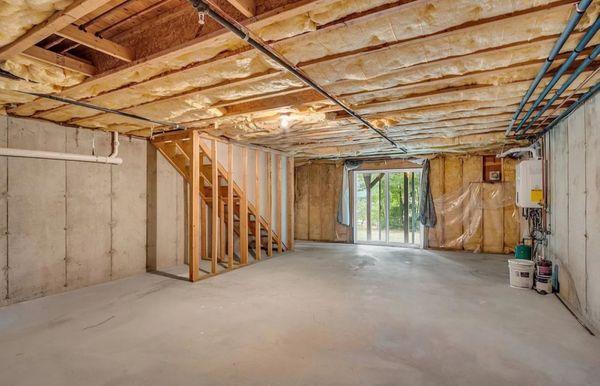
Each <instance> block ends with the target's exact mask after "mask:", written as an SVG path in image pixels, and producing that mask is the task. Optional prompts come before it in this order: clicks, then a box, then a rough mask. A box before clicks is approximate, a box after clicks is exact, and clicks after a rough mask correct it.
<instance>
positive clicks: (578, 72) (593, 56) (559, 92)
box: [515, 44, 600, 133]
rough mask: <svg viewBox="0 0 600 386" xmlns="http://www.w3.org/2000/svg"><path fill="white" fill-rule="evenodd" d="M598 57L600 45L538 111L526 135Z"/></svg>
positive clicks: (527, 128)
mask: <svg viewBox="0 0 600 386" xmlns="http://www.w3.org/2000/svg"><path fill="white" fill-rule="evenodd" d="M598 55H600V44H599V45H597V46H596V48H594V51H592V53H591V54H590V55H589V56H588V57H587V58H585V60H584V61H583V62H582V63H581V64H580V65H579V67H577V69H576V70H575V72H573V73H572V74H571V76H569V78H568V79H567V80H566V81H565V83H563V85H562V86H560V88H559V89H558V90H556V93H555V94H554V96H553V97H552V98H550V100H549V101H548V102H547V103H546V105H545V106H544V107H543V108H542V109H541V110H540V111H538V113H537V114H536V116H535V117H534V118H533V120H531V122H529V125H527V127H525V129H524V130H523V133H525V132H526V131H527V130H529V128H530V127H531V126H532V125H533V123H534V122H535V121H537V120H538V119H539V118H540V117H541V116H542V114H544V113H545V112H546V111H547V110H548V109H549V108H550V107H551V106H552V105H553V104H554V102H556V100H557V99H558V98H559V97H560V96H561V95H562V93H563V92H565V90H566V89H567V88H568V87H569V86H570V85H571V84H572V83H573V82H574V81H575V79H576V78H577V77H578V76H579V75H581V73H582V72H583V71H585V69H586V68H587V66H589V65H590V63H592V62H593V61H594V60H596V58H597V57H598ZM523 123H524V121H523V122H521V124H523ZM519 127H520V126H519ZM515 132H517V133H518V132H519V128H517V130H515Z"/></svg>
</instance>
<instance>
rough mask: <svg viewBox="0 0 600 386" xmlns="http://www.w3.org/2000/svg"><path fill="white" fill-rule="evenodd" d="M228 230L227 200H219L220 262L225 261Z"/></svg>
mask: <svg viewBox="0 0 600 386" xmlns="http://www.w3.org/2000/svg"><path fill="white" fill-rule="evenodd" d="M226 247H227V229H226V228H225V200H222V199H220V198H219V262H223V261H225V253H226Z"/></svg>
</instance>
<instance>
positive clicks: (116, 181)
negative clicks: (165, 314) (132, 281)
mask: <svg viewBox="0 0 600 386" xmlns="http://www.w3.org/2000/svg"><path fill="white" fill-rule="evenodd" d="M120 142H121V146H120V148H119V155H120V156H121V157H122V158H123V160H124V162H123V165H120V166H111V165H102V164H90V163H81V162H66V161H55V160H36V159H25V158H8V157H0V305H5V304H9V303H15V302H19V301H23V300H26V299H31V298H35V297H40V296H45V295H49V294H54V293H58V292H62V291H66V290H71V289H75V288H80V287H84V286H88V285H92V284H97V283H101V282H105V281H109V280H114V279H118V278H122V277H125V276H129V275H133V274H136V273H140V272H144V271H146V267H147V244H148V246H149V247H150V248H152V251H153V252H152V256H153V258H154V259H155V262H156V265H157V266H158V267H165V266H169V265H174V264H177V263H182V262H183V254H184V248H183V245H184V240H183V236H184V222H183V208H182V207H181V206H182V204H181V203H182V202H183V198H182V197H183V194H184V186H183V181H182V179H181V178H180V177H179V176H178V175H177V174H176V172H175V171H174V170H173V169H172V168H171V167H170V165H168V164H167V163H166V161H165V160H164V159H162V156H160V155H156V154H154V161H155V163H154V164H153V163H149V162H148V160H149V159H150V160H151V159H152V156H153V155H152V152H153V151H154V150H153V148H151V147H149V146H148V144H147V142H146V141H144V140H138V139H129V138H126V137H121V141H120ZM93 144H94V146H95V149H96V154H108V153H110V136H109V135H108V134H107V133H102V132H98V131H95V132H94V131H91V130H86V129H75V128H69V127H62V126H58V125H55V124H51V123H46V122H40V121H33V120H26V119H15V118H8V117H0V146H3V147H12V148H22V149H32V150H47V151H58V152H69V153H82V154H90V153H91V149H92V145H93ZM149 170H150V171H152V172H153V173H155V174H148V171H149ZM153 181H154V182H153ZM149 184H150V186H151V187H152V188H153V191H152V193H153V194H152V195H150V196H149V195H148V185H149ZM149 197H150V199H151V200H152V201H150V200H149V199H148V198H149ZM153 212H156V213H158V215H159V216H160V218H161V220H162V221H161V222H160V223H157V224H156V225H157V229H156V230H157V231H156V233H152V234H149V233H148V232H147V220H148V213H153ZM150 220H152V219H150ZM150 224H152V221H150Z"/></svg>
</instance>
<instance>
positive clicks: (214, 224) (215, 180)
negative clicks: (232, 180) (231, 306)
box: [210, 139, 221, 274]
mask: <svg viewBox="0 0 600 386" xmlns="http://www.w3.org/2000/svg"><path fill="white" fill-rule="evenodd" d="M210 150H211V151H210V159H211V176H212V180H211V186H212V196H211V211H210V214H211V223H210V225H211V227H210V231H211V243H210V246H211V254H210V258H211V264H210V271H211V273H213V274H214V273H217V260H218V253H219V233H221V232H220V231H219V189H220V188H221V186H220V184H219V169H218V166H219V163H218V161H217V160H218V158H217V141H216V140H214V139H213V140H212V141H211V149H210Z"/></svg>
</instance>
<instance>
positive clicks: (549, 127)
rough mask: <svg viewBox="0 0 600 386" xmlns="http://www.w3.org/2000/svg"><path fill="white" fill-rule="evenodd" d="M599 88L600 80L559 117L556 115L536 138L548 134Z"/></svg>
mask: <svg viewBox="0 0 600 386" xmlns="http://www.w3.org/2000/svg"><path fill="white" fill-rule="evenodd" d="M598 90H600V81H599V82H598V83H596V84H595V85H594V86H593V87H592V88H590V89H589V90H588V91H587V92H586V93H585V94H583V95H581V96H580V97H579V99H577V101H576V102H575V103H573V104H572V105H571V106H569V108H568V109H566V110H565V111H563V112H562V113H561V114H560V115H559V116H558V117H556V118H555V119H554V120H553V121H552V122H550V124H549V125H548V126H546V127H545V128H544V130H542V131H540V132H539V133H538V134H537V136H536V138H539V137H541V136H543V135H544V134H546V133H547V132H548V131H550V130H551V129H552V128H553V127H554V126H556V125H557V124H558V123H559V122H560V121H562V120H563V119H564V118H566V117H567V116H568V115H569V114H571V113H572V112H573V111H575V109H576V108H578V107H579V106H581V105H582V104H583V103H585V102H586V101H587V100H588V99H590V98H591V97H592V96H594V94H596V92H598Z"/></svg>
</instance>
